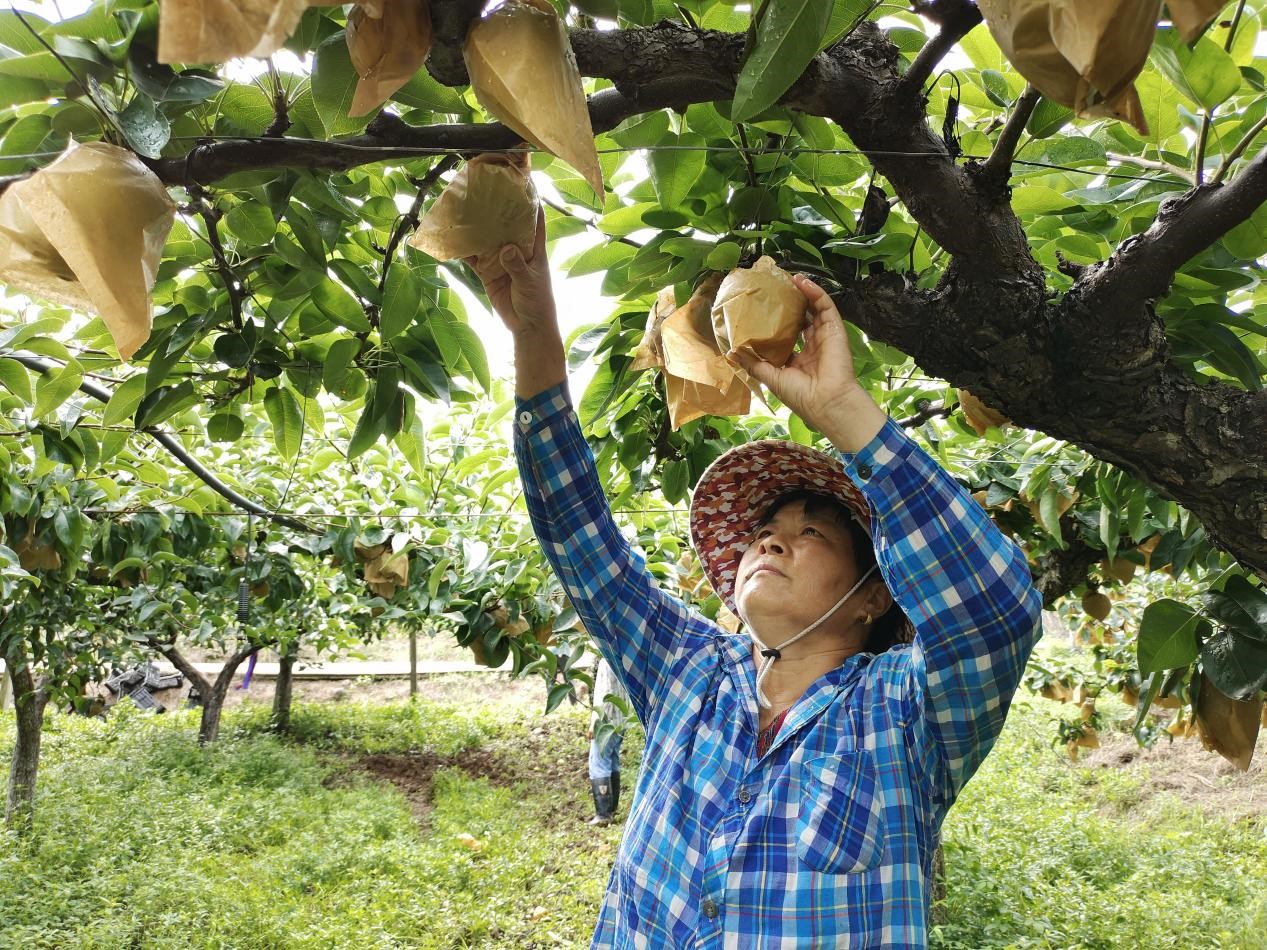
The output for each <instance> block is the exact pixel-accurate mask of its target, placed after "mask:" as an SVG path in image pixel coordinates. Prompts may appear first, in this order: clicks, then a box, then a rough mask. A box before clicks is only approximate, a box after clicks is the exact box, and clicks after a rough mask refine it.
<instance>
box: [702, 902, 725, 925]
mask: <svg viewBox="0 0 1267 950" xmlns="http://www.w3.org/2000/svg"><path fill="white" fill-rule="evenodd" d="M703 911H704V916H705V917H707V918H708V919H709V920H716V919H717V915H718V914H720V913H721V909H720V908H719V907H718V906H717V904H716V902H715V901H711V900H707V901H704V907H703Z"/></svg>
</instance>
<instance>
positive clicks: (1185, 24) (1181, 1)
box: [1166, 0, 1228, 43]
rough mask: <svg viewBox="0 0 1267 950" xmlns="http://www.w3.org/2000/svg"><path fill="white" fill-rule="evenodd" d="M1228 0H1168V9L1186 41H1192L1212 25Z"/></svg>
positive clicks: (1176, 27)
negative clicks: (1211, 22)
mask: <svg viewBox="0 0 1267 950" xmlns="http://www.w3.org/2000/svg"><path fill="white" fill-rule="evenodd" d="M1227 3H1228V0H1166V9H1167V10H1169V11H1170V19H1171V21H1172V22H1173V23H1174V24H1175V29H1176V30H1178V31H1179V35H1180V36H1182V37H1183V41H1184V42H1185V43H1191V42H1193V41H1195V40H1196V38H1197V37H1198V36H1200V35H1201V34H1202V33H1203V32H1204V31H1205V28H1206V27H1207V26H1209V25H1210V21H1212V20H1213V19H1214V18H1215V17H1216V16H1218V15H1219V12H1220V11H1221V10H1222V9H1223V8H1224V7H1225V6H1227Z"/></svg>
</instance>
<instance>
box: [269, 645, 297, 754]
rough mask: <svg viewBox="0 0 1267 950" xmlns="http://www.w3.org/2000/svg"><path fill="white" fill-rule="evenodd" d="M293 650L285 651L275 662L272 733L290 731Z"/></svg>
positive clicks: (294, 652)
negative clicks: (275, 677)
mask: <svg viewBox="0 0 1267 950" xmlns="http://www.w3.org/2000/svg"><path fill="white" fill-rule="evenodd" d="M297 652H298V650H296V649H295V648H293V647H292V648H290V649H287V650H286V651H285V652H283V653H282V654H281V656H280V657H279V659H278V661H277V686H276V688H275V689H274V690H273V731H274V732H281V733H286V732H289V731H290V700H291V695H292V692H293V690H292V687H293V686H294V682H295V675H294V674H295V659H296V657H295V654H296V653H297Z"/></svg>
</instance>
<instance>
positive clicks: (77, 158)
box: [0, 142, 176, 360]
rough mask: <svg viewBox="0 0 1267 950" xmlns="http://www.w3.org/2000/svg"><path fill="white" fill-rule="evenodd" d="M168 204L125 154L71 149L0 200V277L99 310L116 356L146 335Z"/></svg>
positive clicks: (125, 354) (92, 147) (172, 210)
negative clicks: (151, 292) (116, 350)
mask: <svg viewBox="0 0 1267 950" xmlns="http://www.w3.org/2000/svg"><path fill="white" fill-rule="evenodd" d="M175 217H176V206H175V204H173V202H172V200H171V198H169V197H168V195H167V189H165V188H164V187H163V184H162V182H160V181H159V180H158V176H157V175H155V174H154V173H153V172H152V171H150V170H149V169H148V168H146V167H145V165H144V164H142V162H141V160H140V159H138V158H137V157H136V156H135V155H133V154H132V153H131V152H129V151H128V150H127V149H123V148H119V147H118V146H116V145H109V144H107V143H105V142H88V143H85V144H83V145H76V144H75V143H73V142H72V143H71V145H70V147H69V148H67V149H66V151H65V152H63V153H62V155H61V156H60V157H59V158H58V159H57V160H56V161H54V162H53V163H52V164H50V165H48V166H47V167H45V168H42V169H40V170H39V171H38V172H36V173H35V174H34V175H32V176H31V177H30V178H28V179H26V180H24V181H20V182H17V183H16V184H13V185H10V186H9V188H8V190H7V191H5V192H4V194H3V196H0V280H2V281H4V282H5V283H7V284H10V285H12V286H13V287H15V288H17V289H19V290H23V291H26V292H28V293H31V294H34V295H35V296H38V297H43V298H45V299H47V300H52V301H55V302H57V303H61V304H66V305H67V306H70V307H74V308H76V309H78V310H86V311H88V312H91V313H96V314H98V315H99V316H100V317H101V319H102V321H103V322H104V323H105V325H106V328H107V329H109V331H110V335H111V336H112V337H113V338H114V344H115V346H116V347H117V348H118V350H119V356H120V357H122V358H123V359H125V360H126V359H130V358H131V356H132V354H133V353H135V352H136V350H137V348H138V347H139V346H140V345H141V344H142V343H144V342H145V341H146V339H148V337H149V335H150V290H151V289H152V288H153V286H154V280H155V278H156V276H157V274H158V265H159V260H160V258H161V257H162V253H163V243H164V242H165V241H166V240H167V233H168V232H169V231H170V230H171V227H172V221H173V220H174V219H175Z"/></svg>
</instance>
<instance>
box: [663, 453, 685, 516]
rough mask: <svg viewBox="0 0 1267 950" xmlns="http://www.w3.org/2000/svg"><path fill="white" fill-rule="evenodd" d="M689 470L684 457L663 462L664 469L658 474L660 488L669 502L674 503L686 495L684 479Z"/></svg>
mask: <svg viewBox="0 0 1267 950" xmlns="http://www.w3.org/2000/svg"><path fill="white" fill-rule="evenodd" d="M689 471H690V470H689V468H688V467H687V464H686V461H685V460H684V459H674V460H673V461H671V462H665V463H664V470H663V471H662V472H661V474H660V490H661V491H662V492H663V493H664V499H665V501H667V502H669V504H672V505H676V504H677V503H678V502H680V501H681V500H682V499H683V498H685V497H686V480H687V476H688V475H689Z"/></svg>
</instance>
